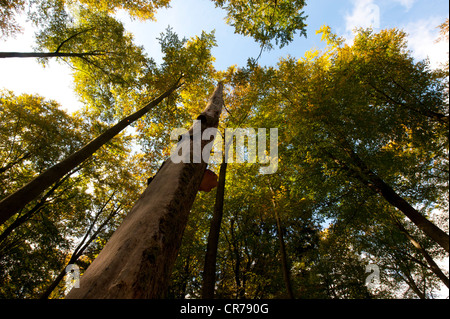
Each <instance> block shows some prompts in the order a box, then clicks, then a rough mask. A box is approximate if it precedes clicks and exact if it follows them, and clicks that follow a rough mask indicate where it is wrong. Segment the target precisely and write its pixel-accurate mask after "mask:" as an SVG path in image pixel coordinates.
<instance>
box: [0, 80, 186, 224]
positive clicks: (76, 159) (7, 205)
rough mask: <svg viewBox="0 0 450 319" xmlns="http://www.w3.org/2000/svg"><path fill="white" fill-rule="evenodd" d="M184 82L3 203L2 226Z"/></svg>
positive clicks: (0, 205) (53, 167)
mask: <svg viewBox="0 0 450 319" xmlns="http://www.w3.org/2000/svg"><path fill="white" fill-rule="evenodd" d="M180 80H181V77H180V78H179V79H178V81H177V82H176V83H175V84H174V85H173V86H172V87H171V88H170V89H168V90H167V91H166V92H164V93H163V94H161V95H160V96H159V97H158V98H156V99H155V100H153V101H151V102H150V103H148V104H147V105H146V106H144V107H143V108H141V109H140V110H138V111H137V112H135V113H133V114H131V115H129V116H127V117H125V118H124V119H123V120H121V121H120V122H119V123H117V124H116V125H114V126H113V127H111V128H109V129H108V130H106V131H105V132H104V133H103V134H101V135H100V136H98V137H97V138H96V139H94V140H92V141H91V142H90V143H88V144H87V145H85V146H84V147H83V148H81V149H80V150H78V151H77V152H75V153H73V154H72V155H70V156H69V157H67V158H66V159H65V160H63V161H61V162H59V163H58V164H55V165H53V166H52V167H50V168H49V169H47V170H46V171H45V172H44V173H42V174H41V175H39V176H37V177H36V178H35V179H33V180H32V181H30V182H29V183H28V184H26V185H25V186H23V187H22V188H20V189H19V190H17V191H16V192H14V193H13V194H11V195H9V196H8V197H6V198H4V199H3V200H2V201H0V225H2V224H4V223H5V222H6V221H7V220H8V219H9V218H10V217H11V216H13V215H14V214H16V213H17V212H18V211H19V210H20V209H22V208H24V207H25V206H26V205H27V204H28V203H29V202H31V201H32V200H33V199H35V198H36V197H37V196H39V195H40V194H41V193H42V192H43V191H44V190H45V189H46V188H47V187H50V186H51V185H52V184H53V183H56V182H57V181H58V180H59V179H61V178H62V177H63V176H64V175H66V174H67V173H68V172H70V171H71V170H72V169H74V168H75V167H77V166H78V165H79V164H81V163H82V162H84V161H85V160H86V159H88V158H89V157H90V156H91V155H92V154H94V153H95V152H96V151H97V150H98V149H99V148H100V147H102V146H103V145H104V144H106V143H107V142H108V141H109V140H111V139H112V138H113V137H114V136H116V135H117V134H119V133H120V132H121V131H122V130H124V129H125V128H126V127H127V126H128V125H130V124H131V123H133V122H135V121H136V120H138V119H139V118H141V117H142V116H143V115H145V114H146V113H147V112H148V111H150V110H151V109H152V108H153V107H154V106H156V105H158V104H159V103H160V102H161V101H162V100H163V99H164V98H166V97H168V96H169V95H170V94H171V93H172V92H173V91H175V90H176V89H177V88H178V87H179V82H180Z"/></svg>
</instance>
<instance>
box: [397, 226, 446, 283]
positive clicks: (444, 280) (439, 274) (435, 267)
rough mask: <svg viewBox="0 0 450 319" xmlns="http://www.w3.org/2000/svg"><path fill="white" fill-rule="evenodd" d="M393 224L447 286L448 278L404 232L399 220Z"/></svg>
mask: <svg viewBox="0 0 450 319" xmlns="http://www.w3.org/2000/svg"><path fill="white" fill-rule="evenodd" d="M395 224H396V225H397V227H398V228H399V229H400V231H401V232H403V233H404V234H405V236H406V237H407V238H408V239H409V241H410V242H411V244H412V245H413V246H414V247H415V248H416V249H417V250H418V251H419V252H420V253H421V254H422V256H423V257H424V258H425V260H426V261H427V263H428V265H429V266H430V269H431V271H432V272H433V273H434V274H435V275H436V276H437V277H438V278H439V279H440V280H441V281H442V282H443V283H444V284H445V285H446V286H447V288H448V284H449V280H448V277H447V276H445V274H444V273H443V272H442V270H441V268H439V266H438V265H437V264H436V262H435V261H434V260H433V258H432V257H431V256H430V255H429V254H428V252H427V251H426V250H425V248H423V247H422V245H421V244H420V243H419V242H418V241H416V240H415V239H414V238H413V237H412V236H411V234H410V233H409V232H408V230H406V228H405V227H403V225H402V224H401V223H400V221H399V220H397V219H395Z"/></svg>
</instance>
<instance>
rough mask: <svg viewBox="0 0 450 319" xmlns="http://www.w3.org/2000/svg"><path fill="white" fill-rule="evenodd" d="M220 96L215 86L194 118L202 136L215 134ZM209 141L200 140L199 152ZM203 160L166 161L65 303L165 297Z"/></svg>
mask: <svg viewBox="0 0 450 319" xmlns="http://www.w3.org/2000/svg"><path fill="white" fill-rule="evenodd" d="M222 91H223V85H222V83H219V85H218V86H217V88H216V90H215V91H214V93H213V95H212V96H211V98H210V99H209V101H208V104H207V106H206V108H205V110H204V111H203V112H202V114H201V115H200V116H199V117H198V119H201V129H202V131H203V130H205V129H206V128H211V127H215V128H217V126H218V124H219V116H220V113H221V111H222V105H223V99H222ZM197 123H198V122H197ZM194 131H195V130H194ZM194 136H195V134H194ZM214 137H215V136H211V137H210V138H209V139H208V140H202V142H201V150H203V148H205V146H206V145H207V144H208V146H209V145H210V144H211V143H212V141H213V140H214ZM181 143H189V146H190V149H191V150H192V149H195V148H194V145H193V144H194V141H193V140H192V139H190V138H186V139H182V140H181ZM204 155H205V154H204ZM207 155H209V153H208V154H207ZM206 157H208V156H206ZM207 160H208V159H207V158H205V156H202V161H201V162H200V163H183V162H181V163H174V162H173V160H172V158H169V159H167V160H166V161H165V162H164V164H163V165H162V167H161V168H160V170H159V171H158V173H157V174H156V175H155V177H154V178H153V180H152V181H151V183H150V184H149V185H148V187H147V189H146V190H145V191H144V193H143V194H142V195H141V197H140V198H139V200H138V201H137V202H136V203H135V205H134V206H133V208H132V209H131V211H130V213H129V214H128V216H127V217H126V218H125V219H124V221H123V223H122V225H120V227H119V228H118V229H117V230H116V231H115V232H114V234H113V235H112V237H111V238H110V240H109V241H108V242H107V244H106V245H105V247H104V248H103V250H102V251H101V252H100V254H99V255H98V257H97V258H96V259H95V260H94V262H93V263H92V264H91V265H90V266H89V267H88V269H87V270H86V272H85V273H84V274H83V276H81V280H80V288H73V289H72V290H71V291H70V293H69V294H68V295H67V297H66V298H68V299H84V298H99V299H101V298H122V299H130V298H142V299H146V298H163V297H165V296H166V293H167V288H168V284H169V279H170V275H171V273H172V269H173V265H174V263H175V259H176V257H177V254H178V250H179V248H180V245H181V239H182V236H183V232H184V229H185V227H186V223H187V220H188V216H189V212H190V209H191V207H192V204H193V202H194V199H195V196H196V194H197V191H198V187H199V186H200V183H201V180H202V177H203V174H204V172H205V169H206V165H207V163H206V161H207Z"/></svg>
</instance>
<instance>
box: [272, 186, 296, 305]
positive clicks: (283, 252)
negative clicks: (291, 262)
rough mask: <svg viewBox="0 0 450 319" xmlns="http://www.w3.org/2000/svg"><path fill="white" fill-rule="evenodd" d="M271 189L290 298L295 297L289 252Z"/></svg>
mask: <svg viewBox="0 0 450 319" xmlns="http://www.w3.org/2000/svg"><path fill="white" fill-rule="evenodd" d="M269 188H270V190H271V192H272V205H273V211H274V213H275V220H276V222H277V233H278V243H279V244H280V253H281V268H282V271H283V280H284V284H285V285H286V292H287V294H288V296H289V298H290V299H295V296H294V292H293V291H292V285H291V276H290V271H289V266H288V261H287V254H286V245H285V243H284V236H283V228H282V227H281V220H280V215H279V214H278V209H277V205H276V203H275V199H274V197H273V196H275V192H274V191H273V189H272V187H270V186H269Z"/></svg>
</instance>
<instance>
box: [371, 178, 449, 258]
mask: <svg viewBox="0 0 450 319" xmlns="http://www.w3.org/2000/svg"><path fill="white" fill-rule="evenodd" d="M369 178H370V181H367V183H366V184H367V186H369V187H371V188H372V189H374V190H375V191H376V192H378V193H379V194H380V195H381V196H383V197H384V199H386V200H387V201H388V202H389V203H390V204H391V205H393V206H395V207H397V208H398V209H399V210H400V211H401V212H403V213H404V214H405V216H406V217H408V218H409V219H410V220H411V221H412V222H413V223H414V224H415V225H416V226H417V227H418V228H419V229H420V230H422V231H423V232H424V233H425V234H427V235H428V236H429V237H430V238H432V239H433V240H434V241H435V242H436V243H438V244H439V245H440V246H441V247H442V248H444V249H445V251H446V252H447V253H448V252H449V236H448V235H447V234H446V233H445V232H444V231H442V230H441V229H440V228H439V227H437V226H436V225H435V224H433V223H432V222H431V221H429V220H428V219H427V218H425V217H424V216H423V215H422V214H421V213H419V212H418V211H417V210H416V209H415V208H414V207H412V206H411V205H410V204H409V203H408V202H407V201H405V200H404V199H403V198H402V197H400V196H399V195H398V194H397V193H396V192H395V191H394V190H393V189H392V188H391V187H390V186H389V185H387V184H386V183H385V182H384V181H383V180H382V179H381V178H379V177H378V176H377V175H375V174H374V173H372V172H370V174H369Z"/></svg>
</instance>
